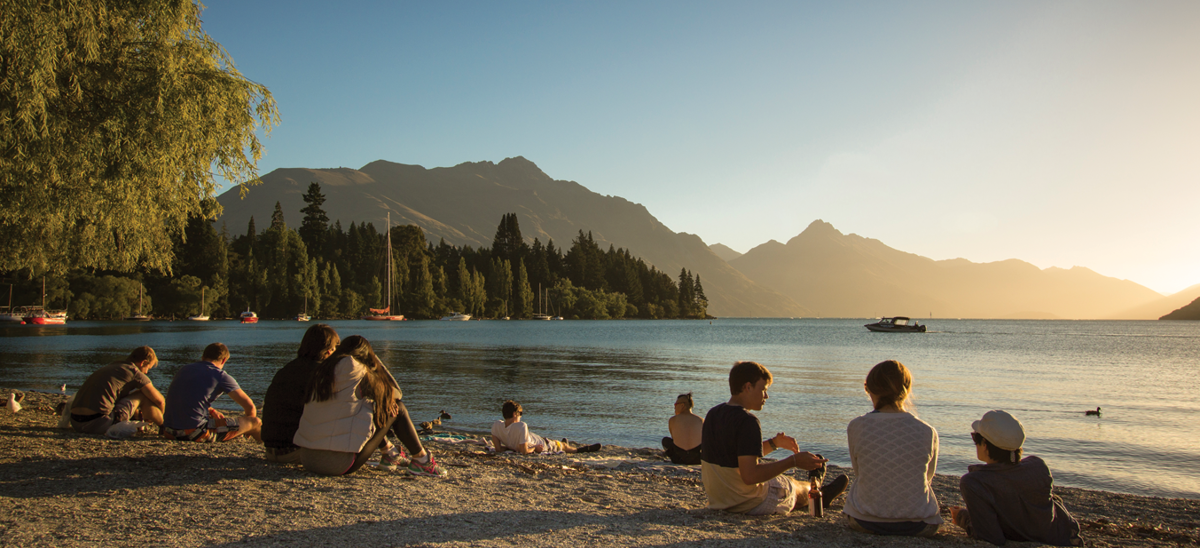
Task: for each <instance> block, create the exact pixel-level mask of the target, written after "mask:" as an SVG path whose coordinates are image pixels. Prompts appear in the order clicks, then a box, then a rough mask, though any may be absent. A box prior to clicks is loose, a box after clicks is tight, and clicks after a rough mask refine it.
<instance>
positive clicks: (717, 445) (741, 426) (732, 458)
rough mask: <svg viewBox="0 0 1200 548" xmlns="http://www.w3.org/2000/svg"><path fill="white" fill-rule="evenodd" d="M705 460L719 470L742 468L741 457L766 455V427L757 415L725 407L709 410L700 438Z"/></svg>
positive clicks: (701, 450)
mask: <svg viewBox="0 0 1200 548" xmlns="http://www.w3.org/2000/svg"><path fill="white" fill-rule="evenodd" d="M700 448H701V449H700V453H701V455H702V458H703V459H704V460H706V461H708V462H711V463H713V464H715V465H717V466H725V467H728V468H737V467H738V457H740V456H755V457H761V456H763V455H762V426H761V425H760V424H759V423H758V417H756V416H754V413H751V412H749V411H746V408H744V407H742V406H740V405H729V404H728V403H722V404H721V405H718V406H716V407H714V408H712V409H709V410H708V415H706V416H705V417H704V430H703V431H702V434H701V437H700Z"/></svg>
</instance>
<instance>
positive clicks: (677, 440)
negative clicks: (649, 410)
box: [662, 392, 704, 464]
mask: <svg viewBox="0 0 1200 548" xmlns="http://www.w3.org/2000/svg"><path fill="white" fill-rule="evenodd" d="M692 405H693V404H692V393H691V392H688V393H687V394H680V395H679V397H678V398H675V416H673V417H671V419H670V420H668V421H667V428H668V429H670V430H671V435H670V437H666V438H663V439H662V446H663V452H664V453H666V455H667V457H668V458H670V459H671V462H673V463H675V464H700V437H701V432H702V431H703V429H704V419H702V418H700V416H699V415H697V414H695V413H692ZM685 447H690V449H684V448H685Z"/></svg>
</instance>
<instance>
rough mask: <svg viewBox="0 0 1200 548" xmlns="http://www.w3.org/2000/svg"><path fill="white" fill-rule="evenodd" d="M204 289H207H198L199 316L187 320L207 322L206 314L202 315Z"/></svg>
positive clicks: (189, 317)
mask: <svg viewBox="0 0 1200 548" xmlns="http://www.w3.org/2000/svg"><path fill="white" fill-rule="evenodd" d="M205 289H208V288H207V287H201V288H200V315H199V316H188V319H189V320H192V321H193V322H207V321H208V314H205V313H204V290H205Z"/></svg>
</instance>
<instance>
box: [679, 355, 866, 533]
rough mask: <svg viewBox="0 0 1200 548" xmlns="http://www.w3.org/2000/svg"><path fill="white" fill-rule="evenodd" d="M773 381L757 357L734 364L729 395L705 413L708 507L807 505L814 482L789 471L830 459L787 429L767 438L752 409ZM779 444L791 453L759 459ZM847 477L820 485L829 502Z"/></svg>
mask: <svg viewBox="0 0 1200 548" xmlns="http://www.w3.org/2000/svg"><path fill="white" fill-rule="evenodd" d="M772 381H773V378H772V376H771V372H770V371H769V370H767V368H766V367H763V366H762V365H760V364H758V363H755V362H738V363H736V364H734V366H733V369H730V371H729V392H730V394H731V397H730V398H729V401H728V402H726V403H722V404H720V405H718V406H716V407H713V408H712V409H710V410H709V411H708V415H707V416H705V418H704V427H703V432H702V435H701V442H700V445H701V455H702V459H701V462H700V479H701V481H703V482H704V494H705V495H706V496H707V497H708V507H709V508H712V509H714V510H725V511H728V512H735V513H739V514H749V515H752V516H762V515H770V514H787V513H788V512H791V511H792V510H797V509H800V508H805V507H807V505H808V501H809V500H810V499H809V497H808V490H809V484H808V483H802V482H798V481H796V480H793V479H792V478H790V477H788V476H786V475H784V472H787V471H788V470H790V469H792V468H800V469H802V470H814V469H816V468H819V467H821V465H823V464H825V462H826V460H825V459H823V458H820V457H818V456H817V455H814V454H812V453H809V452H807V451H800V447H799V445H798V444H797V443H796V439H795V438H792V437H790V436H787V435H785V434H784V433H783V432H780V433H778V434H776V435H775V437H773V438H771V439H768V440H763V439H762V426H761V425H760V424H759V422H758V417H756V416H755V415H754V413H751V412H750V411H760V410H762V408H763V404H765V403H766V401H767V398H768V396H767V388H768V387H770V386H771V382H772ZM776 449H787V450H788V451H791V452H792V454H791V455H789V456H788V457H787V458H784V459H780V460H777V461H774V462H761V461H760V459H761V458H762V457H763V456H764V455H765V454H767V453H770V452H771V451H774V450H776ZM847 481H849V480H848V479H847V478H846V476H839V477H838V478H837V479H836V480H834V481H833V482H831V483H830V484H829V485H826V486H825V487H822V488H821V494H822V497H823V500H824V503H823V506H824V507H825V508H828V507H829V504H830V502H832V501H833V499H834V497H836V496H838V495H840V494H841V493H842V491H844V490H845V489H846V482H847Z"/></svg>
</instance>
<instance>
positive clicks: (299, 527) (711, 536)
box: [0, 392, 1200, 547]
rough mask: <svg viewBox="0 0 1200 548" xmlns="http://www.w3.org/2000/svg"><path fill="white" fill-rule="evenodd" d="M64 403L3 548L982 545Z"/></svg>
mask: <svg viewBox="0 0 1200 548" xmlns="http://www.w3.org/2000/svg"><path fill="white" fill-rule="evenodd" d="M2 398H3V399H5V400H6V399H7V394H4V395H3V397H2ZM64 399H65V396H60V395H55V394H43V393H37V392H30V393H26V398H25V401H24V402H23V403H22V405H23V409H22V410H21V412H19V413H17V414H12V413H10V412H9V411H8V410H7V409H3V410H0V504H3V505H4V508H5V510H6V511H5V512H3V513H0V545H3V546H10V545H11V546H82V545H94V544H98V543H106V544H114V543H122V542H133V543H139V544H149V543H154V544H166V545H173V546H202V545H205V546H206V545H214V544H215V545H226V544H238V545H250V546H279V545H293V544H300V543H304V544H328V545H369V546H378V545H388V546H394V545H422V546H468V545H470V546H511V545H515V544H528V543H537V544H543V545H546V544H548V545H553V546H579V545H585V546H591V545H596V544H600V545H620V546H634V545H638V546H644V545H673V544H681V543H688V544H692V543H703V544H704V545H706V546H746V547H750V546H755V547H760V546H762V544H763V543H764V542H767V543H770V544H781V545H789V546H846V547H850V546H948V545H954V546H979V547H987V546H991V545H990V544H987V543H984V542H981V541H976V540H972V539H969V538H967V537H966V536H965V535H964V534H963V532H962V530H961V529H959V528H957V527H956V526H954V525H951V524H949V523H946V524H944V525H943V526H942V527H941V530H940V531H939V533H938V535H937V536H936V537H935V538H933V539H915V538H900V537H876V536H872V535H867V534H862V533H857V532H853V531H850V530H848V529H847V528H846V527H845V526H844V525H842V519H843V518H842V517H841V511H840V509H841V506H842V502H843V500H844V499H842V498H839V499H837V500H835V501H834V503H833V507H832V508H831V509H830V510H829V511H828V512H827V513H826V515H825V517H823V518H810V517H808V515H807V514H805V513H793V514H792V515H789V516H771V517H760V518H755V517H746V516H741V515H735V514H728V513H724V512H719V511H712V510H707V509H706V508H705V507H704V506H705V499H704V493H703V487H702V485H701V484H700V474H699V470H698V467H684V466H675V465H671V464H670V463H669V462H666V461H664V460H663V459H662V452H661V451H659V450H657V449H649V448H645V449H630V448H623V447H617V446H604V448H603V449H602V450H601V451H600V452H599V453H592V454H587V456H586V457H585V456H576V455H549V456H545V455H543V456H517V455H511V454H502V455H498V456H494V455H490V454H488V453H487V452H486V451H484V447H483V445H482V444H478V443H472V442H469V441H468V442H462V443H450V442H445V441H428V442H426V443H427V445H428V446H429V448H430V449H431V451H433V453H434V454H435V456H436V457H437V459H438V460H439V462H440V463H442V464H443V465H444V466H445V467H446V468H447V470H449V476H448V477H445V478H427V477H414V476H408V475H405V474H402V473H397V472H383V471H378V470H374V469H366V468H364V469H363V470H361V471H359V472H357V473H355V474H352V475H350V476H344V477H333V478H329V477H322V476H316V475H313V474H310V473H308V472H306V471H304V470H303V468H300V467H298V466H284V465H277V464H273V463H269V462H267V461H265V460H263V459H262V446H261V445H258V444H256V443H254V442H253V441H251V440H236V441H233V442H230V443H225V444H195V443H183V442H173V441H167V440H162V439H160V438H157V437H156V436H151V437H137V438H133V439H129V440H110V439H107V438H104V437H102V436H90V435H85V434H78V433H75V432H73V431H70V430H60V429H58V428H56V424H57V417H56V416H55V415H54V406H55V405H56V404H57V403H58V402H59V401H62V400H64ZM465 435H467V436H469V437H474V436H475V434H465ZM838 473H850V474H851V476H853V474H852V471H850V470H848V469H841V468H836V467H831V470H830V475H829V478H830V479H832V478H833V477H836V474H838ZM1132 473H1138V472H1137V471H1133V472H1132ZM934 489H935V492H936V494H937V497H938V500H939V502H940V503H941V504H942V506H943V514H944V515H943V517H944V519H946V520H947V522H948V521H949V516H948V510H946V508H947V507H949V506H952V505H961V498H959V496H958V478H957V477H956V476H945V475H938V476H937V477H936V478H935V481H934ZM1055 492H1056V493H1057V494H1058V495H1059V496H1061V497H1062V498H1063V499H1064V501H1065V503H1066V506H1067V508H1068V509H1070V511H1071V512H1072V514H1073V515H1074V516H1075V517H1076V519H1078V520H1079V521H1080V524H1081V525H1082V527H1083V533H1084V536H1085V538H1086V539H1087V541H1088V545H1089V546H1131V547H1132V546H1138V547H1140V546H1162V545H1180V546H1196V545H1200V501H1196V500H1191V499H1166V498H1159V497H1143V496H1137V495H1127V494H1120V493H1111V492H1105V491H1093V490H1086V489H1078V488H1066V487H1058V488H1056V489H1055ZM1011 545H1014V546H1037V545H1038V544H1036V543H1012V544H1011Z"/></svg>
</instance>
